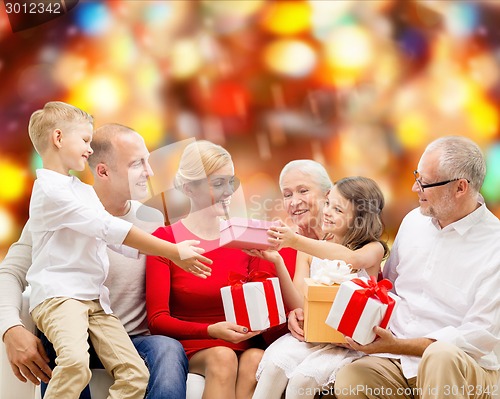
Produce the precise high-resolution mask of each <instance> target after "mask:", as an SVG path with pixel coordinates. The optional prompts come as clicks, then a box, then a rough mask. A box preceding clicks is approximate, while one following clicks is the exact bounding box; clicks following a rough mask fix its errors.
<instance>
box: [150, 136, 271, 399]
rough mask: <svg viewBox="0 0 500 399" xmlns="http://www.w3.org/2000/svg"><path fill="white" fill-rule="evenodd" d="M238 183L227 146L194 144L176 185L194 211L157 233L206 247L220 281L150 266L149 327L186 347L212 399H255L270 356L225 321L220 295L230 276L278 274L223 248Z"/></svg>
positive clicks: (164, 262)
mask: <svg viewBox="0 0 500 399" xmlns="http://www.w3.org/2000/svg"><path fill="white" fill-rule="evenodd" d="M237 185H238V183H237V180H236V179H235V176H234V166H233V162H232V160H231V156H230V155H229V153H228V152H227V151H226V150H225V149H224V148H222V147H221V146H218V145H215V144H213V143H211V142H209V141H197V142H194V143H191V144H189V145H188V146H187V147H186V149H185V150H184V152H183V155H182V157H181V160H180V165H179V169H178V171H177V174H176V178H175V186H176V188H177V189H179V190H181V191H182V192H183V193H184V194H185V195H186V196H187V197H188V198H189V200H190V204H191V209H190V212H189V214H188V215H187V216H186V217H185V218H184V219H181V220H180V221H178V222H176V223H174V224H172V225H170V226H168V227H162V228H159V229H158V230H157V231H156V232H155V233H154V235H155V236H156V237H160V238H162V239H164V240H167V241H170V242H179V241H183V240H186V239H188V238H189V239H195V240H198V241H200V244H199V245H198V246H199V247H202V248H204V249H205V251H206V252H205V253H204V256H206V257H207V258H209V259H211V260H212V261H213V264H212V265H211V267H212V275H211V276H210V277H208V278H207V279H206V280H203V279H200V278H198V277H195V276H193V275H192V274H190V273H185V272H183V271H182V270H181V269H179V268H178V267H174V265H173V263H171V261H170V260H168V259H165V258H161V257H154V256H152V257H148V258H147V263H146V305H147V312H148V323H149V329H150V331H151V333H153V334H163V335H168V336H170V337H172V338H176V339H178V340H179V341H180V342H181V343H182V345H183V346H184V349H185V351H186V354H187V356H188V359H189V371H190V372H192V373H196V374H201V375H203V376H204V377H205V390H204V393H203V398H204V399H209V398H217V399H218V398H229V399H231V398H241V399H243V398H251V396H252V394H253V390H254V389H255V385H256V380H255V373H256V370H257V366H258V364H259V361H260V359H261V357H262V354H263V351H262V350H261V349H258V348H255V347H252V346H253V345H252V341H251V340H250V338H252V337H254V336H255V335H257V334H259V332H249V331H247V329H246V328H245V327H243V326H239V325H236V324H234V323H229V322H226V321H225V317H224V309H223V305H222V299H221V293H220V289H221V287H224V286H227V285H228V275H229V273H230V272H236V273H240V274H243V275H248V274H249V273H250V272H251V271H253V270H264V271H267V272H270V273H272V274H275V270H274V265H272V264H271V263H269V262H266V261H262V260H260V259H258V258H255V257H252V256H250V255H247V254H245V253H244V252H243V251H241V250H237V249H229V248H221V247H219V223H220V217H221V216H224V215H225V209H224V208H225V207H227V206H228V205H229V202H230V198H231V195H232V194H233V193H234V191H235V190H236V189H237ZM177 269H178V270H177Z"/></svg>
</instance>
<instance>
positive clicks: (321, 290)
mask: <svg viewBox="0 0 500 399" xmlns="http://www.w3.org/2000/svg"><path fill="white" fill-rule="evenodd" d="M339 287H340V285H338V284H334V285H325V284H320V283H315V282H314V281H313V280H312V279H310V278H306V279H305V284H304V338H305V340H306V342H334V343H344V342H346V340H345V338H344V335H343V334H341V333H339V332H338V331H337V330H335V329H334V328H332V327H330V326H329V325H327V324H325V320H326V318H327V316H328V313H329V312H330V308H331V307H332V303H333V300H334V298H335V295H337V292H338V290H339Z"/></svg>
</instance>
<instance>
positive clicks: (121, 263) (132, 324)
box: [0, 124, 187, 399]
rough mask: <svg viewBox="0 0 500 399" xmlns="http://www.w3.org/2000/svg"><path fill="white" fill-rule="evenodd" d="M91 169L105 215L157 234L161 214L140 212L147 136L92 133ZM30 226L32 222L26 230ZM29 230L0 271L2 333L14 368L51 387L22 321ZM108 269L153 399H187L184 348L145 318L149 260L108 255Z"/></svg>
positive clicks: (118, 130) (123, 131) (44, 360)
mask: <svg viewBox="0 0 500 399" xmlns="http://www.w3.org/2000/svg"><path fill="white" fill-rule="evenodd" d="M92 148H93V150H94V153H93V155H92V156H91V157H90V158H89V166H90V168H91V170H92V173H93V175H94V189H95V191H96V193H97V195H98V196H99V199H100V200H101V202H102V203H103V205H104V207H105V208H106V210H107V211H108V212H109V213H111V214H112V215H114V216H118V217H120V218H123V219H125V220H128V221H130V222H132V223H133V224H134V225H137V226H138V227H140V228H142V229H143V230H145V231H149V232H152V231H154V230H156V228H158V227H159V226H160V225H162V224H163V215H162V214H161V212H159V211H157V210H155V209H152V208H148V207H145V206H142V205H141V203H140V202H138V201H135V200H137V199H142V198H145V196H146V195H147V177H148V175H149V174H150V173H151V170H150V168H149V164H148V157H149V152H148V150H147V148H146V145H145V143H144V140H143V138H142V137H141V136H140V135H139V134H138V133H137V132H135V131H133V130H132V129H130V128H128V127H125V126H122V125H118V124H107V125H104V126H102V127H100V128H99V129H97V130H96V132H95V133H94V137H93V141H92ZM28 224H29V221H28V223H27V226H28ZM27 226H26V227H25V228H24V230H23V233H22V235H21V238H20V239H19V241H18V242H17V243H15V244H14V245H13V246H12V247H11V248H10V249H9V252H8V254H7V256H6V257H5V259H4V260H3V262H2V264H1V267H0V334H1V336H2V338H3V341H4V343H5V346H6V350H7V355H8V357H9V361H10V363H11V366H12V369H13V371H14V373H15V374H16V376H17V378H19V379H20V380H21V381H26V379H29V380H30V381H32V382H33V383H36V384H38V383H39V379H40V380H41V381H43V382H45V383H46V382H48V380H49V378H50V375H51V369H50V367H49V365H48V360H49V359H48V357H47V355H46V352H45V350H44V349H43V347H42V345H41V343H40V340H39V339H38V338H37V337H35V336H34V335H33V334H31V332H29V331H27V330H26V329H25V328H24V327H23V325H22V322H21V320H20V318H19V308H20V306H19V303H20V298H21V293H22V291H23V290H24V289H25V287H26V272H27V271H28V269H29V267H30V265H31V237H30V234H29V228H28V227H27ZM108 255H109V261H110V268H109V275H108V278H107V280H106V285H107V287H108V288H109V290H110V298H111V305H112V309H113V311H114V313H115V314H116V315H117V316H118V318H119V319H120V320H121V322H122V323H123V325H124V326H125V329H126V330H127V332H128V334H129V335H130V337H131V339H132V342H133V343H134V345H135V347H136V349H137V351H138V352H139V354H140V355H141V356H142V358H143V359H144V360H145V362H146V365H147V366H148V368H149V372H150V381H149V385H148V392H147V396H146V397H147V398H148V399H158V398H162V399H178V398H183V397H185V396H186V376H187V358H186V355H185V353H184V349H183V348H182V346H181V345H180V343H179V342H178V341H176V340H174V339H172V338H169V337H165V336H157V335H156V336H155V335H150V334H149V331H148V328H147V320H146V303H145V256H144V255H141V256H140V257H139V259H131V258H126V257H124V256H123V255H120V254H117V253H115V252H113V251H108Z"/></svg>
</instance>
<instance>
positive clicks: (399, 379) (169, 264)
mask: <svg viewBox="0 0 500 399" xmlns="http://www.w3.org/2000/svg"><path fill="white" fill-rule="evenodd" d="M28 130H29V137H30V138H31V140H32V143H33V146H34V148H35V150H36V151H37V152H38V153H39V154H40V156H41V158H42V161H43V168H41V169H38V170H37V172H36V173H37V179H36V180H35V183H34V187H33V192H32V196H31V201H30V213H29V220H28V222H27V223H26V226H25V228H24V229H23V232H22V234H21V237H20V238H19V240H18V241H17V242H16V243H15V244H13V245H12V246H11V248H10V249H9V252H8V253H7V255H6V257H5V259H4V260H3V262H2V263H1V267H0V310H1V311H0V334H1V336H2V339H3V342H4V344H5V346H6V351H7V356H8V358H9V361H10V363H11V367H12V370H13V372H14V374H15V375H16V377H17V378H18V379H20V380H21V381H27V380H30V381H32V382H34V383H36V384H39V383H40V382H41V383H42V392H43V394H44V398H46V399H61V398H64V399H73V398H74V399H77V398H88V397H90V392H89V388H88V383H89V381H90V378H91V371H90V366H89V359H90V364H93V362H94V361H96V360H97V361H98V362H100V363H101V364H102V366H103V367H104V368H105V369H106V370H107V371H108V372H109V374H110V375H111V376H112V377H113V379H114V383H113V385H112V386H111V388H110V391H109V398H135V399H140V398H144V397H147V398H149V399H153V398H173V399H180V398H184V397H186V377H187V374H188V373H195V374H200V375H202V376H204V378H205V386H204V392H203V398H204V399H210V398H217V399H218V398H229V399H230V398H233V399H234V398H238V399H244V398H261V399H272V398H277V399H279V398H281V397H283V395H284V397H286V398H287V399H289V398H314V397H320V396H322V397H336V398H339V399H341V398H408V399H410V398H423V399H428V398H434V399H442V398H467V399H469V398H493V397H494V396H495V395H497V394H500V392H498V390H499V386H498V381H499V377H500V371H499V369H500V361H499V359H500V317H499V309H500V291H499V290H498V287H499V286H500V274H499V273H498V271H499V270H500V255H499V254H500V221H499V219H498V218H497V217H496V216H495V215H494V214H493V213H492V212H490V211H489V210H488V209H487V207H486V205H485V204H484V201H483V199H482V197H481V195H480V189H481V186H482V184H483V181H484V178H485V174H486V166H485V160H484V156H483V154H482V152H481V149H480V148H479V146H478V145H477V144H476V143H474V142H473V141H472V140H470V139H468V138H465V137H460V136H446V137H442V138H439V139H437V140H435V141H433V142H431V143H430V144H429V145H428V146H427V148H426V149H425V151H424V153H423V154H422V156H421V158H420V161H419V163H418V165H416V170H415V172H414V177H415V182H414V184H413V187H412V188H411V189H412V191H413V192H414V193H415V195H416V198H417V197H418V205H419V206H418V208H416V209H414V210H413V211H411V212H410V213H408V214H407V215H406V216H405V217H404V219H403V221H402V223H401V226H400V228H399V231H398V233H397V236H396V239H395V241H394V243H393V244H392V246H391V248H390V250H389V247H388V245H387V244H386V242H385V241H384V239H383V237H384V225H383V223H382V211H383V208H384V197H383V194H382V191H381V190H380V188H379V186H378V185H377V183H376V182H375V181H373V180H372V179H370V178H366V177H359V176H354V177H347V178H343V179H341V180H339V181H337V182H336V183H332V182H331V180H330V177H329V176H328V173H327V172H326V170H325V168H324V167H323V166H322V165H321V164H319V163H317V162H315V161H312V160H295V161H291V162H289V163H288V164H286V165H285V166H284V168H283V169H282V171H281V174H280V177H279V187H280V190H281V192H282V195H283V197H282V201H283V205H284V209H285V210H286V212H287V215H288V219H287V223H288V222H290V225H287V224H285V223H284V222H283V221H279V222H278V223H275V224H274V225H273V226H272V227H270V228H269V230H268V231H267V234H268V237H269V238H268V242H269V248H268V249H243V250H242V249H238V248H229V247H224V246H223V247H221V246H220V222H221V220H222V219H223V218H225V217H227V215H228V209H230V207H231V204H230V202H231V197H232V195H233V194H234V192H235V190H236V189H237V188H238V180H237V179H236V178H235V170H234V164H233V161H232V159H231V156H230V154H229V153H228V151H226V150H225V149H224V148H223V147H221V146H219V145H216V144H214V143H211V142H209V141H204V140H200V141H194V142H192V143H191V144H189V145H187V146H186V147H185V149H184V151H183V153H182V156H181V158H180V162H179V166H178V169H177V172H176V174H175V181H174V186H175V188H176V189H177V190H179V191H180V192H182V193H183V194H184V195H185V196H186V197H187V199H188V200H189V203H190V210H189V213H187V215H185V216H184V217H183V218H181V219H180V220H178V221H177V222H175V223H173V224H171V225H168V226H165V225H164V215H163V213H161V212H160V211H159V210H157V209H154V208H151V207H147V206H145V205H143V204H142V203H141V202H139V201H138V199H144V198H146V197H147V195H148V178H149V177H150V176H151V175H152V174H153V171H152V170H151V167H150V165H149V162H148V159H149V152H148V149H147V148H146V145H145V142H144V140H143V138H142V137H141V136H140V135H139V134H138V133H137V132H135V131H134V130H132V129H130V128H128V127H125V126H123V125H119V124H106V125H103V126H101V127H99V128H97V129H96V130H95V131H94V126H93V119H92V117H91V116H90V115H89V114H87V113H86V112H84V111H82V110H80V109H78V108H76V107H74V106H71V105H69V104H65V103H62V102H50V103H47V104H46V105H45V107H44V108H43V109H41V110H38V111H36V112H34V113H33V115H32V116H31V119H30V122H29V128H28ZM87 162H88V165H89V167H90V169H91V171H92V174H93V177H94V183H93V186H89V185H87V184H84V183H82V182H81V181H80V180H79V179H78V178H76V177H74V176H72V175H70V173H69V171H70V170H75V171H82V170H83V169H84V168H85V166H86V163H87ZM291 226H293V227H291ZM325 259H327V260H342V261H344V262H345V263H346V264H348V265H349V267H350V270H351V272H352V273H357V275H358V276H360V277H367V278H369V277H370V276H373V277H375V278H378V277H380V276H382V275H383V277H384V278H386V279H388V280H390V282H391V283H392V285H393V292H394V293H395V294H396V295H397V296H398V297H399V300H398V303H397V306H396V307H395V309H394V311H393V313H392V317H391V319H390V322H389V325H388V326H387V328H382V327H379V326H378V327H377V326H376V327H374V329H373V332H374V333H375V334H376V338H375V340H374V341H373V342H371V343H364V344H363V345H361V344H360V343H359V342H356V341H355V340H353V339H352V338H349V337H345V343H331V342H306V339H305V338H306V337H305V336H304V311H303V309H304V305H305V304H304V288H305V287H304V285H305V281H306V280H305V278H308V277H311V276H312V275H314V274H315V273H316V272H317V270H318V269H319V268H320V267H324V265H325V261H324V260H325ZM384 260H386V262H385V264H384V267H383V270H382V267H381V264H382V263H383V261H384ZM259 272H265V273H266V275H269V276H275V277H277V278H278V280H279V286H280V289H281V292H282V297H283V302H284V306H285V309H286V314H287V319H288V320H287V323H285V324H282V325H279V326H275V327H271V328H269V329H266V330H263V331H251V330H249V328H247V326H242V325H238V324H236V323H233V322H229V321H226V318H225V314H224V308H223V302H222V299H221V288H222V287H225V286H228V285H229V284H228V278H229V276H230V275H231V274H234V273H237V274H238V275H241V276H243V278H244V279H245V278H247V277H248V276H249V275H251V274H252V275H255V274H257V273H259ZM28 285H29V286H31V294H30V314H31V316H32V318H33V320H34V322H35V323H36V326H37V328H38V329H39V330H40V331H41V333H43V334H41V337H37V336H35V335H33V334H32V333H31V332H29V331H28V330H26V329H25V328H24V326H23V324H22V321H21V319H20V314H19V309H20V305H19V304H20V300H21V295H22V292H23V291H24V290H25V288H26V287H27V286H28ZM325 328H328V327H327V326H326V325H325ZM307 341H310V340H307ZM88 342H90V343H91V346H92V348H90V346H89V343H88ZM91 349H92V350H93V351H95V354H92V355H90V352H92V350H91ZM92 353H93V352H92ZM95 355H97V356H95ZM94 357H96V359H94Z"/></svg>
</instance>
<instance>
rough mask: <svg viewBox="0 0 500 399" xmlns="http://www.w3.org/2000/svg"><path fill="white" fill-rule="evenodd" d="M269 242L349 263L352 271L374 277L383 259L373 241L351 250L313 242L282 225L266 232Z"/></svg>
mask: <svg viewBox="0 0 500 399" xmlns="http://www.w3.org/2000/svg"><path fill="white" fill-rule="evenodd" d="M268 235H269V236H270V238H269V242H270V243H273V244H276V245H278V246H279V248H283V247H291V248H294V249H296V250H297V251H301V252H305V253H307V254H309V255H312V256H315V257H317V258H320V259H342V260H344V261H345V262H346V263H350V264H351V265H352V268H353V269H365V270H366V272H367V273H368V274H369V275H373V276H376V275H377V274H378V272H379V270H380V263H381V262H382V259H383V258H384V252H385V250H384V247H383V246H382V244H381V243H379V242H378V241H373V242H371V243H368V244H366V245H364V246H363V247H361V248H359V249H356V250H352V249H349V248H347V247H345V246H343V245H341V244H337V243H334V242H331V241H321V240H314V239H312V238H307V237H304V236H301V235H299V234H296V233H294V232H293V230H292V229H290V227H288V226H286V225H285V224H282V225H281V226H273V227H271V228H270V229H269V230H268Z"/></svg>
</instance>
